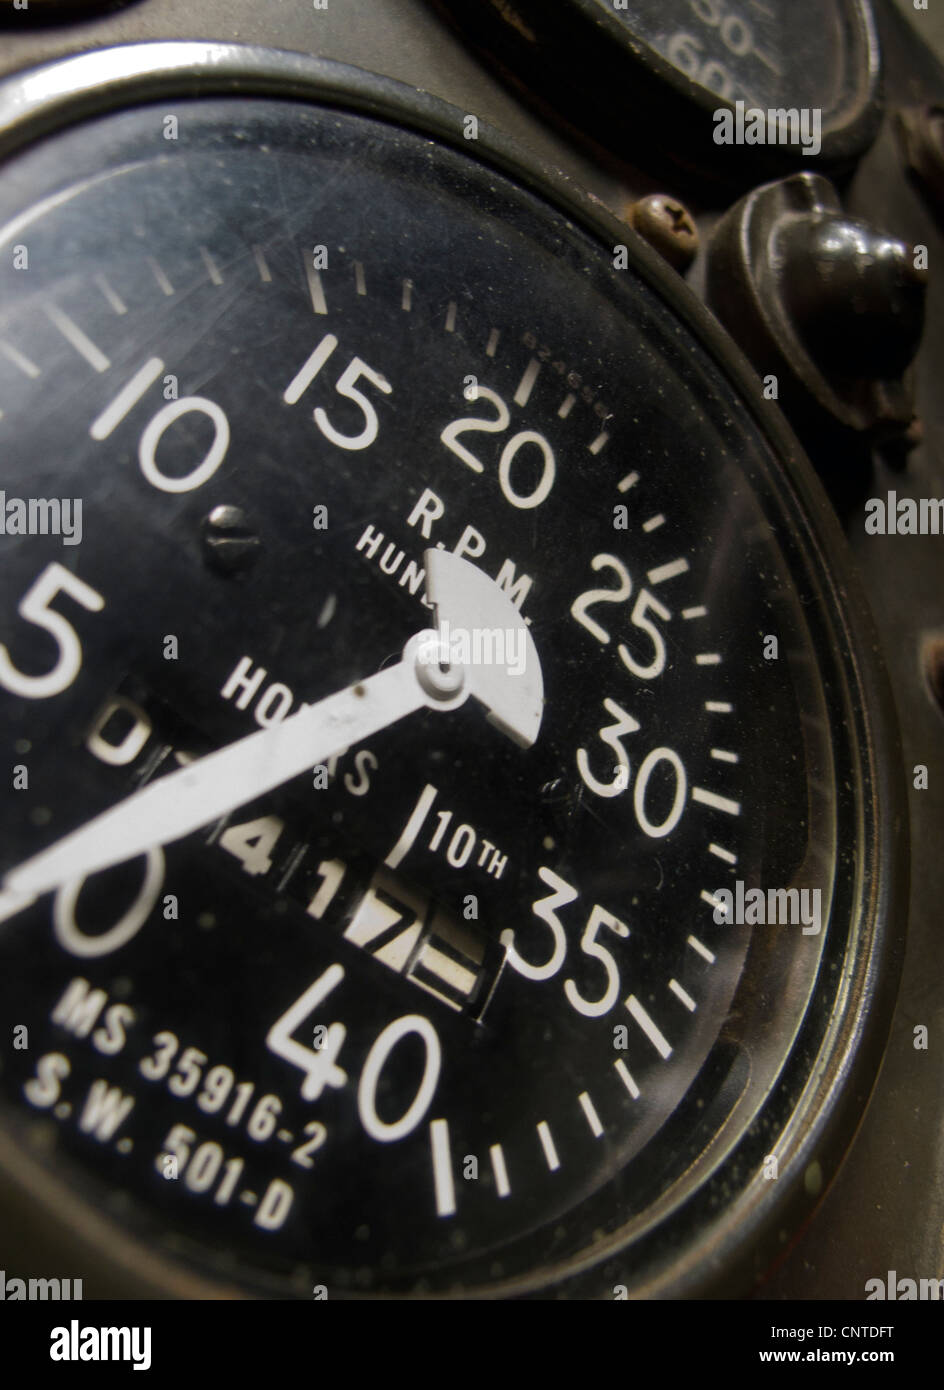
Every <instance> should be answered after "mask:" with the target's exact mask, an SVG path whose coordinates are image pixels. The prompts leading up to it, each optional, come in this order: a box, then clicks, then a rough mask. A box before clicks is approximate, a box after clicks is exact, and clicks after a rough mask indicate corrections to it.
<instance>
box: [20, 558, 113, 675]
mask: <svg viewBox="0 0 944 1390" xmlns="http://www.w3.org/2000/svg"><path fill="white" fill-rule="evenodd" d="M60 593H64V594H68V595H69V597H70V598H74V599H75V601H76V602H77V603H81V605H82V607H83V608H87V609H88V610H89V612H90V613H98V612H100V611H101V609H102V608H104V607H105V600H104V599H103V598H102V596H101V594H99V593H96V591H95V590H94V589H92V588H90V586H89V585H88V584H86V583H85V582H84V581H83V580H81V579H79V578H78V576H77V575H74V574H72V573H71V571H69V570H67V569H65V568H64V566H62V565H59V564H51V565H47V566H46V568H45V569H44V570H43V572H42V574H41V575H40V576H39V578H38V579H37V580H36V582H35V584H33V585H31V586H30V588H29V589H27V591H26V593H25V594H24V596H23V598H22V599H21V600H20V605H19V608H18V609H17V612H18V613H19V614H20V617H22V618H25V619H26V621H27V622H29V623H35V624H36V626H37V627H41V628H44V629H45V631H46V632H48V633H49V635H50V636H51V637H52V638H53V639H54V641H55V642H56V645H57V646H58V648H59V657H58V660H57V661H56V664H55V666H54V667H53V668H52V670H51V671H50V672H49V674H48V675H45V676H27V675H24V674H23V672H22V671H18V670H17V668H16V667H15V666H14V665H13V662H12V661H11V660H10V655H9V653H8V651H7V649H6V647H5V646H4V645H3V644H2V643H0V685H3V686H5V687H6V689H7V690H9V691H12V693H13V694H14V695H23V696H25V697H26V699H28V700H46V699H48V698H49V696H50V695H61V693H62V692H63V690H67V689H68V687H69V686H70V685H71V684H72V682H73V681H74V680H75V678H76V676H77V675H78V674H79V671H80V669H81V666H82V645H81V643H80V642H79V639H78V637H77V636H76V632H75V628H74V627H73V626H72V624H71V623H70V622H69V621H68V620H67V619H66V618H64V617H63V616H62V614H61V613H54V612H53V610H52V608H51V607H50V604H51V603H52V602H53V600H54V599H55V598H56V596H57V595H58V594H60Z"/></svg>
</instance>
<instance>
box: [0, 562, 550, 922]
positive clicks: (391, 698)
mask: <svg viewBox="0 0 944 1390" xmlns="http://www.w3.org/2000/svg"><path fill="white" fill-rule="evenodd" d="M426 566H427V587H428V589H429V592H430V597H431V598H432V599H433V600H434V601H435V602H436V606H437V613H438V616H439V618H440V620H441V621H442V620H443V608H444V607H446V608H447V609H448V611H449V612H451V613H453V614H458V616H459V618H460V624H461V619H462V618H463V617H465V618H468V617H470V616H473V615H474V616H476V617H477V618H478V620H479V621H481V620H482V618H483V617H486V618H488V617H489V616H491V617H495V616H496V615H497V614H498V613H500V614H501V616H502V617H504V618H505V619H506V620H508V621H510V620H511V619H510V617H509V613H508V611H507V610H509V609H510V610H511V612H512V613H513V614H514V621H515V622H516V623H517V625H518V627H519V628H523V623H522V619H521V616H520V614H519V613H518V612H517V610H516V609H514V607H513V605H511V603H510V602H509V600H508V599H507V596H506V595H505V594H503V593H502V592H501V590H499V589H498V587H497V585H495V584H494V582H493V581H492V580H490V579H488V578H487V577H486V576H485V575H484V574H483V573H482V571H481V570H479V569H477V568H476V567H475V566H474V565H471V564H469V562H468V561H466V560H461V559H457V557H456V556H454V555H447V554H445V553H444V552H439V551H427V552H426ZM483 609H484V610H485V611H483ZM454 625H457V624H454ZM524 631H525V632H526V631H527V630H526V629H524ZM437 640H438V639H437V634H436V633H431V632H424V633H419V634H418V635H417V636H416V637H413V638H411V639H410V641H409V642H408V643H407V645H406V647H405V648H404V653H403V659H402V660H401V661H400V662H398V663H397V665H396V666H391V667H389V668H388V669H387V670H384V671H379V672H378V673H377V674H376V675H373V676H370V677H369V678H368V679H367V680H363V681H358V682H357V683H356V684H354V685H351V686H348V687H347V689H345V690H341V691H339V692H338V693H337V694H334V695H329V696H327V697H326V698H325V699H323V700H319V701H318V702H317V704H314V705H310V706H308V707H307V708H306V709H303V710H301V711H299V713H298V714H294V715H292V716H291V718H289V719H286V720H284V721H283V722H282V723H281V724H275V725H272V726H270V727H269V728H266V729H260V730H259V731H258V733H254V734H249V735H248V736H247V737H246V738H243V739H239V740H238V741H237V742H236V743H233V744H230V745H229V746H228V747H226V748H222V749H220V750H219V751H218V752H216V753H210V754H208V756H207V757H205V758H200V759H199V760H197V761H196V762H193V763H190V764H188V765H187V766H186V767H183V768H181V769H180V770H179V771H178V772H173V773H170V774H169V775H168V776H166V777H162V778H161V779H160V780H159V781H157V782H155V783H153V784H152V785H151V786H149V787H144V788H142V790H141V791H138V792H135V793H134V794H133V795H132V796H129V797H127V798H126V799H125V800H124V801H121V802H119V803H118V804H117V805H116V806H113V807H112V808H111V810H109V811H105V812H104V813H103V814H102V815H100V816H97V817H95V819H94V820H91V821H89V822H88V823H87V824H86V825H84V826H82V827H80V828H79V829H78V830H76V831H73V832H72V834H70V835H66V836H64V838H63V839H61V840H58V841H57V842H56V843H55V844H54V845H51V846H50V847H49V848H48V849H46V850H43V851H42V852H41V853H40V854H37V855H35V856H34V857H33V858H32V859H28V860H26V861H25V863H23V864H20V865H19V866H18V867H17V868H15V869H13V870H11V872H10V873H8V874H7V875H6V877H5V878H4V880H3V894H2V895H0V902H2V900H3V899H4V898H6V899H9V898H10V896H11V895H12V897H14V898H16V899H24V900H26V901H28V900H29V899H31V898H33V897H35V896H36V895H38V894H39V893H43V892H46V891H47V890H48V889H51V888H57V887H58V886H59V885H60V884H62V883H67V882H69V881H70V880H72V879H75V878H79V877H81V876H83V875H86V874H89V873H93V872H94V871H95V870H98V869H105V868H108V867H109V866H110V865H112V864H120V863H122V862H123V861H124V860H126V859H132V858H134V856H135V855H138V854H142V853H144V852H145V851H146V850H148V849H151V848H152V847H153V846H155V845H165V844H169V843H170V842H171V841H173V840H179V839H182V838H183V837H184V836H185V835H189V834H191V833H192V832H193V831H194V830H199V829H200V827H201V826H204V825H208V824H210V823H211V822H212V821H215V820H217V819H218V818H219V817H220V816H225V815H228V814H229V813H230V812H231V811H235V810H236V809H237V808H238V807H240V806H244V805H245V804H246V802H248V801H252V800H254V799H255V798H256V797H258V796H262V795H264V793H266V792H268V791H271V790H272V789H273V788H275V787H278V786H281V785H282V783H283V782H288V781H290V780H291V779H292V778H293V777H297V776H299V774H300V773H302V772H305V771H306V770H307V769H310V768H312V767H314V766H316V765H317V764H320V763H325V762H327V761H328V759H329V758H331V757H333V756H334V755H335V754H337V753H340V752H343V751H344V749H346V748H350V747H351V746H352V745H354V744H357V743H360V742H363V740H364V739H366V738H369V737H370V736H371V734H375V733H377V732H378V731H379V730H380V729H385V728H387V727H388V725H390V724H394V723H396V722H397V721H398V720H400V719H403V718H404V717H405V716H406V715H408V714H412V713H413V712H414V711H416V710H418V709H420V708H422V707H424V706H426V707H429V708H432V709H443V710H446V709H449V710H451V709H456V708H457V707H458V706H459V705H461V704H462V703H463V702H464V701H465V700H466V699H467V697H468V696H469V695H470V694H474V695H476V696H477V697H478V698H479V699H481V700H482V701H483V703H485V704H486V706H487V708H488V709H489V714H490V717H491V718H492V719H493V721H494V722H496V723H498V725H499V727H501V728H502V729H503V730H504V731H505V732H506V733H508V734H509V735H510V736H511V737H513V738H516V739H517V741H518V742H520V743H523V744H528V743H531V742H533V741H534V739H535V738H536V737H537V731H538V728H539V727H540V722H541V703H542V694H543V686H542V682H541V677H540V666H539V664H538V662H537V653H536V652H534V649H533V644H530V635H529V636H528V638H527V641H528V643H529V644H530V652H532V653H533V660H532V664H531V671H530V672H529V673H528V674H529V677H530V679H529V680H528V681H526V682H525V681H522V682H521V683H520V684H519V685H518V686H517V687H515V683H514V678H513V677H512V678H511V683H512V689H511V690H510V691H509V690H506V689H504V686H505V685H506V684H507V683H508V681H509V676H508V674H507V672H502V670H501V668H500V667H499V668H495V667H494V666H491V667H483V668H481V669H476V668H474V667H470V668H469V669H468V670H464V669H463V668H461V667H459V666H456V665H453V666H452V667H451V668H450V669H449V670H448V671H446V672H444V671H443V670H441V669H440V667H439V665H438V664H436V663H435V662H430V659H429V658H430V643H431V642H432V643H433V644H434V645H435V643H436V642H437ZM535 682H536V684H535ZM535 692H537V698H535ZM26 901H24V902H23V906H25V905H26ZM4 915H8V914H4Z"/></svg>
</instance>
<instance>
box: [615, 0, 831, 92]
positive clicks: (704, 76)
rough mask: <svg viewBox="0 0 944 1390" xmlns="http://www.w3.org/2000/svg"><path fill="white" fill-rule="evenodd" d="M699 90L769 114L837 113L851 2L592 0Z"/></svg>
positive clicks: (829, 0)
mask: <svg viewBox="0 0 944 1390" xmlns="http://www.w3.org/2000/svg"><path fill="white" fill-rule="evenodd" d="M594 3H595V4H596V5H597V6H598V7H599V8H600V9H603V10H607V11H608V12H609V13H611V14H615V15H616V18H617V19H618V20H619V21H620V22H621V23H622V24H624V25H625V26H626V28H627V30H628V31H629V32H630V33H631V34H632V35H633V36H635V37H638V38H640V39H643V40H644V41H645V42H646V43H648V44H650V45H651V46H652V47H653V48H654V49H656V51H657V52H658V53H660V54H661V55H662V56H663V58H665V59H666V60H667V61H668V62H669V63H671V64H672V66H673V67H674V68H677V69H678V71H679V72H681V73H684V74H685V76H686V77H690V78H691V79H692V81H694V82H697V83H698V84H699V86H702V87H704V88H706V89H707V90H708V91H710V92H712V93H713V94H714V95H715V96H718V97H723V98H724V99H725V100H727V101H730V102H734V101H738V100H740V101H743V102H745V103H746V104H747V105H749V106H759V107H763V108H764V109H766V108H768V107H779V106H805V107H820V108H822V109H824V110H825V111H827V112H830V111H834V110H836V109H837V108H838V107H839V106H840V105H841V104H842V102H843V99H844V97H845V95H846V85H847V82H848V79H849V77H850V75H851V74H850V73H849V62H848V60H849V53H850V48H849V45H850V39H851V37H852V34H853V32H854V31H853V30H852V28H851V26H850V22H849V21H850V17H851V16H852V15H853V13H854V9H853V6H851V5H849V4H848V3H846V0H828V3H826V4H824V3H823V0H764V3H763V4H753V3H751V2H750V0H679V2H678V3H674V4H669V5H666V4H665V3H664V0H626V3H625V4H623V5H622V6H621V7H619V8H617V7H615V6H614V5H613V3H612V0H594Z"/></svg>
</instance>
